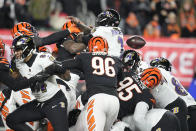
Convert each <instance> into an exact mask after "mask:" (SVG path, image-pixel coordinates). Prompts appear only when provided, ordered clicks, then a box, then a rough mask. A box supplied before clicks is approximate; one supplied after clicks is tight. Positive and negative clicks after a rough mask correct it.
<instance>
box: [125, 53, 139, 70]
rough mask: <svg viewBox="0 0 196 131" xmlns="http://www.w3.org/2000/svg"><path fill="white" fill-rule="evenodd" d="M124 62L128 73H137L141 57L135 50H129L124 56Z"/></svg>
mask: <svg viewBox="0 0 196 131" xmlns="http://www.w3.org/2000/svg"><path fill="white" fill-rule="evenodd" d="M122 62H123V64H124V69H126V70H127V71H132V72H137V68H138V67H139V62H140V56H139V54H138V53H137V52H136V51H134V50H127V51H125V52H124V54H123V56H122Z"/></svg>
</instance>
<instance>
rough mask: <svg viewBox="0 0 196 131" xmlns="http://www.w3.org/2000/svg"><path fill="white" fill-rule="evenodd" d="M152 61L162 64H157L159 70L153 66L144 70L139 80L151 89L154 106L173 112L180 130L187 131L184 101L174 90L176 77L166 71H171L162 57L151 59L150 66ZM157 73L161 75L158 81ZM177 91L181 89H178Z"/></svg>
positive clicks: (168, 63) (168, 64)
mask: <svg viewBox="0 0 196 131" xmlns="http://www.w3.org/2000/svg"><path fill="white" fill-rule="evenodd" d="M153 63H164V64H163V65H160V66H158V70H159V72H157V71H153V68H148V69H146V70H144V72H143V73H142V74H141V80H142V81H143V83H144V84H145V85H146V86H147V87H148V88H149V89H150V90H151V93H152V95H153V97H154V98H155V100H156V102H157V103H156V106H157V107H160V108H165V109H167V110H170V111H171V112H173V113H174V114H175V115H176V116H177V117H178V119H179V120H180V125H181V130H182V131H188V124H187V116H186V115H187V107H186V103H185V102H184V100H183V99H182V98H180V97H179V95H178V94H177V93H176V92H175V91H174V89H175V88H176V83H175V82H176V78H175V77H174V76H172V75H171V74H170V72H168V71H171V66H170V65H171V64H170V62H169V61H168V60H167V59H164V58H157V59H154V60H152V61H151V65H152V66H154V65H155V64H153ZM159 75H161V76H162V78H161V81H160V83H158V82H157V78H159ZM173 88H174V89H173ZM178 91H179V92H180V91H182V90H181V89H179V90H178ZM183 92H184V91H183Z"/></svg>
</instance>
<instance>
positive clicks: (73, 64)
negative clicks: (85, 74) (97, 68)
mask: <svg viewBox="0 0 196 131" xmlns="http://www.w3.org/2000/svg"><path fill="white" fill-rule="evenodd" d="M62 64H63V67H64V68H66V69H73V68H77V69H80V66H81V60H80V58H79V57H78V56H76V57H75V58H74V59H69V60H65V61H63V63H62Z"/></svg>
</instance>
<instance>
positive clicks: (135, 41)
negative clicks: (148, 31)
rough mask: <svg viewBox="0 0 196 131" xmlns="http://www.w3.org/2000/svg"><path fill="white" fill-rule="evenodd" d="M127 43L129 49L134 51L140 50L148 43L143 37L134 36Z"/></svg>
mask: <svg viewBox="0 0 196 131" xmlns="http://www.w3.org/2000/svg"><path fill="white" fill-rule="evenodd" d="M126 43H127V45H128V46H129V47H131V48H133V49H140V48H142V47H144V45H145V44H146V41H145V40H144V38H142V37H141V36H138V35H134V36H131V37H130V38H128V39H127V41H126Z"/></svg>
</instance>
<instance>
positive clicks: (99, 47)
mask: <svg viewBox="0 0 196 131" xmlns="http://www.w3.org/2000/svg"><path fill="white" fill-rule="evenodd" d="M88 48H89V52H88V53H81V54H79V55H77V56H76V57H75V59H72V60H67V61H64V62H63V67H64V68H68V69H69V68H77V69H79V70H81V71H82V72H83V73H84V78H85V81H86V86H87V91H86V93H87V97H86V100H87V103H86V105H85V108H84V109H83V110H82V112H81V114H80V116H79V118H78V120H77V123H76V125H75V130H77V131H79V130H83V131H88V130H95V131H108V130H109V129H110V128H111V126H112V124H113V122H114V121H115V119H116V118H117V115H118V111H119V100H118V97H117V92H116V86H117V77H118V76H119V74H120V73H121V69H122V67H121V62H120V60H119V59H118V58H115V57H111V56H109V55H107V53H108V44H107V41H106V40H105V39H104V38H102V37H93V38H91V40H90V42H89V46H88Z"/></svg>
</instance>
